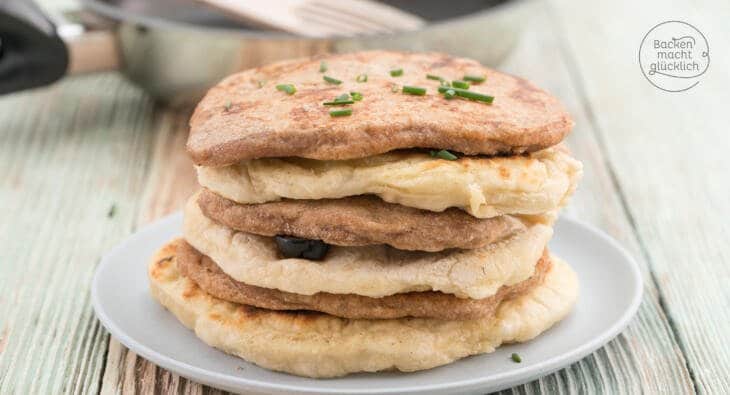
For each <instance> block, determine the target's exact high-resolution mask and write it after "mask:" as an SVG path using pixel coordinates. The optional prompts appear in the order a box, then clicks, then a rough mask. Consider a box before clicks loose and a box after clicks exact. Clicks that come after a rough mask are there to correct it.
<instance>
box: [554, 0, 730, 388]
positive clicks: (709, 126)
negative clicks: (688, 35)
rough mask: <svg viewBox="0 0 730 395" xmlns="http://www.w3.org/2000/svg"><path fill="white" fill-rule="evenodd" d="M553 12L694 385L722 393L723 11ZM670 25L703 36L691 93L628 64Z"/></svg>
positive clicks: (725, 363)
mask: <svg viewBox="0 0 730 395" xmlns="http://www.w3.org/2000/svg"><path fill="white" fill-rule="evenodd" d="M553 3H554V4H553V7H554V15H555V17H556V19H557V20H558V22H559V23H560V25H561V32H562V37H563V39H564V42H565V47H566V48H567V50H568V51H570V52H571V53H573V54H575V55H574V62H575V64H576V65H577V67H576V69H575V70H574V77H575V78H576V80H577V81H578V83H579V84H580V90H581V94H582V95H583V96H584V97H585V98H586V101H587V103H589V106H588V108H587V112H588V113H589V115H590V117H591V119H590V121H591V122H592V124H593V125H594V127H595V129H596V131H597V132H598V136H599V139H600V140H601V141H602V143H603V147H604V151H605V154H606V158H607V159H608V161H609V162H610V165H611V170H612V171H613V173H614V174H615V178H616V182H617V184H618V186H619V189H620V192H621V197H622V200H623V201H624V202H626V211H627V212H628V214H629V217H630V219H631V221H632V227H633V228H634V229H635V232H637V234H638V236H639V237H638V239H639V244H640V249H641V252H642V255H643V256H644V259H645V260H646V261H647V262H648V263H649V265H650V269H651V274H652V277H653V281H654V282H655V283H656V285H657V287H658V293H657V296H658V298H659V301H660V303H661V304H662V306H663V308H664V309H665V311H666V312H667V314H668V319H669V323H670V326H671V328H672V330H673V332H674V335H675V336H676V339H677V344H678V348H679V349H680V350H682V351H683V353H684V355H685V357H686V359H687V366H688V369H689V372H690V374H691V376H692V378H693V383H694V386H695V387H696V389H697V391H698V392H702V393H727V390H728V388H730V348H728V346H727V344H728V341H729V340H730V308H729V307H730V293H729V292H728V290H727V284H728V280H730V266H729V265H728V264H727V263H728V261H729V260H730V244H729V243H728V238H727V235H728V234H730V233H729V231H730V226H729V225H728V221H727V218H730V199H729V198H728V196H730V177H728V174H727V164H726V162H727V160H726V157H727V152H728V151H730V135H728V132H727V124H728V119H730V118H729V117H728V115H727V114H728V112H727V103H728V102H730V90H728V87H730V75H728V73H727V70H728V69H730V58H728V56H727V52H726V51H723V49H724V48H726V47H727V43H728V42H730V31H728V29H727V20H728V19H729V18H730V5H728V4H727V3H726V2H725V3H721V2H700V3H697V2H690V1H677V2H672V7H666V5H667V3H666V2H660V1H645V2H628V1H617V2H611V3H610V4H608V3H598V4H593V3H591V4H588V3H571V4H570V5H568V4H567V3H563V2H557V1H556V2H553ZM626 10H631V11H630V12H626ZM576 15H580V18H577V17H576ZM678 16H681V17H682V18H685V19H687V22H689V23H692V24H693V25H695V26H697V27H698V28H699V29H700V30H701V31H702V32H703V33H704V34H705V35H706V37H707V39H708V40H709V45H710V58H711V63H710V68H709V71H708V73H706V74H705V76H704V77H703V78H702V82H700V84H699V85H697V86H696V87H694V88H692V89H691V90H689V91H687V92H683V93H667V92H664V91H661V90H658V89H656V88H655V87H654V86H652V85H650V84H649V83H648V82H647V81H646V80H644V77H643V76H642V74H641V72H640V70H639V66H638V63H637V57H636V54H637V51H638V48H639V45H640V42H641V39H642V37H643V36H644V35H645V34H646V32H647V31H649V29H651V28H652V26H654V25H655V24H657V23H659V22H662V21H665V20H672V19H676V18H677V17H678ZM615 26H622V29H615ZM713 49H714V52H713ZM578 54H579V55H580V56H577V55H578Z"/></svg>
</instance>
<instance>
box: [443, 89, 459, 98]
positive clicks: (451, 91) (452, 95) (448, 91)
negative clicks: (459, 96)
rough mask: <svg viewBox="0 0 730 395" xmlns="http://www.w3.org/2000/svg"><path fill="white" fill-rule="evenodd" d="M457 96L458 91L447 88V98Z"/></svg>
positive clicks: (445, 95)
mask: <svg viewBox="0 0 730 395" xmlns="http://www.w3.org/2000/svg"><path fill="white" fill-rule="evenodd" d="M454 96H456V92H455V91H454V90H453V89H447V90H446V92H444V97H445V98H446V99H447V100H451V99H453V98H454Z"/></svg>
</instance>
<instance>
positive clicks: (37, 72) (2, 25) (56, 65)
mask: <svg viewBox="0 0 730 395" xmlns="http://www.w3.org/2000/svg"><path fill="white" fill-rule="evenodd" d="M68 62H69V55H68V50H67V49H66V45H65V44H64V42H63V41H62V40H61V38H60V37H59V36H58V34H56V26H55V25H54V24H53V23H52V22H51V21H50V20H49V19H48V18H47V17H46V16H45V15H44V14H43V11H41V9H40V8H39V7H38V6H37V5H36V4H35V3H34V2H33V1H31V0H3V1H0V94H3V93H9V92H15V91H19V90H23V89H29V88H35V87H38V86H43V85H47V84H50V83H52V82H54V81H56V80H57V79H59V78H61V77H62V76H63V75H64V74H65V73H66V69H67V68H68Z"/></svg>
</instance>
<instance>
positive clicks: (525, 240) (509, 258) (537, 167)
mask: <svg viewBox="0 0 730 395" xmlns="http://www.w3.org/2000/svg"><path fill="white" fill-rule="evenodd" d="M394 70H396V71H395V72H394ZM324 76H328V78H324ZM454 81H456V82H454ZM338 82H339V83H338ZM456 86H458V87H459V88H456V89H454V87H456ZM413 88H418V89H413ZM424 91H425V92H424ZM464 91H469V92H473V93H475V94H476V96H474V95H470V94H468V93H466V94H465V93H464ZM454 93H456V94H455V95H454ZM475 97H476V98H475ZM485 98H486V99H485ZM323 103H328V105H324V104H323ZM342 109H347V110H349V111H346V112H347V114H344V116H341V115H343V112H342V111H339V110H342ZM338 111H339V112H338ZM333 112H334V113H333ZM571 128H572V121H571V119H570V117H569V115H568V114H567V113H566V112H565V110H564V108H563V107H562V106H561V105H560V103H559V102H558V101H557V100H556V99H555V98H554V97H552V96H551V95H549V94H547V93H546V92H544V91H542V90H540V89H539V88H537V87H535V86H534V85H532V84H531V83H529V82H527V81H525V80H523V79H520V78H517V77H513V76H510V75H505V74H502V73H499V72H497V71H494V70H491V69H488V68H486V67H483V66H481V65H480V64H479V63H477V62H475V61H472V60H469V59H461V58H455V57H450V56H447V55H443V54H433V53H426V54H418V53H399V52H384V51H373V52H360V53H352V54H346V55H332V56H327V57H319V58H313V59H298V60H293V61H287V62H283V63H276V64H272V65H269V66H265V67H261V68H257V69H252V70H248V71H244V72H241V73H238V74H235V75H233V76H230V77H228V78H227V79H225V80H223V81H222V82H221V83H220V84H218V85H217V86H216V87H214V88H212V89H211V90H210V91H209V92H208V94H207V95H206V97H205V98H204V99H203V100H202V102H201V103H200V104H199V105H198V107H197V109H196V111H195V113H194V115H193V117H192V120H191V132H190V137H189V139H188V146H187V147H188V151H189V153H190V155H191V156H192V158H193V160H194V161H195V162H196V164H197V172H198V181H199V183H200V184H201V186H202V189H201V190H200V191H199V192H198V193H197V194H196V195H195V196H193V197H192V198H191V199H190V200H189V201H188V203H187V205H186V207H185V210H184V216H185V220H184V230H183V234H184V238H183V239H178V240H174V241H171V242H170V243H169V244H168V245H166V246H164V247H163V248H162V249H161V250H160V251H159V252H158V253H157V254H156V255H155V257H153V259H152V261H151V264H150V267H149V276H150V280H151V289H152V295H153V296H154V297H155V298H156V299H157V300H158V301H159V302H160V303H161V304H162V305H164V306H165V307H166V308H168V309H169V310H170V311H171V312H172V313H173V314H175V316H177V318H178V319H179V320H180V321H181V322H182V323H183V324H185V325H186V326H187V327H189V328H191V329H192V330H194V331H195V333H196V335H197V336H198V337H200V338H201V339H202V340H203V341H204V342H206V343H208V344H209V345H211V346H213V347H216V348H219V349H221V350H223V351H225V352H228V353H231V354H235V355H238V356H240V357H241V358H244V359H245V360H247V361H250V362H253V363H255V364H257V365H260V366H263V367H265V368H269V369H273V370H277V371H284V372H290V373H293V374H297V375H302V376H310V377H335V376H341V375H345V374H348V373H352V372H360V371H367V372H375V371H381V370H400V371H416V370H421V369H428V368H432V367H435V366H439V365H443V364H447V363H450V362H452V361H454V360H457V359H459V358H462V357H465V356H468V355H472V354H480V353H488V352H491V351H494V350H495V348H496V347H498V346H499V345H501V344H503V343H507V342H524V341H527V340H530V339H532V338H534V337H535V336H537V335H539V334H540V333H541V332H543V331H545V330H547V329H548V328H550V327H551V326H552V325H553V324H555V323H556V322H558V321H559V320H561V319H562V318H563V317H565V316H566V315H567V314H568V313H569V312H570V310H571V308H572V307H573V305H574V302H575V300H576V297H577V293H578V284H577V279H576V276H575V273H574V272H573V271H572V270H571V268H570V267H569V266H568V265H567V264H566V263H565V262H563V261H562V260H560V258H558V257H556V256H554V255H552V254H551V253H550V251H548V249H547V243H548V241H549V240H550V238H551V236H552V233H553V229H552V224H553V222H554V221H555V219H556V216H557V211H558V210H559V209H560V207H562V206H563V205H565V204H566V202H567V200H568V199H569V198H570V196H571V194H572V193H573V191H574V189H575V186H576V182H577V180H578V179H579V178H580V175H581V164H580V162H578V161H576V160H575V159H573V158H572V157H571V156H570V154H569V153H568V152H567V150H566V149H564V148H562V147H561V146H560V145H559V143H560V142H561V141H562V140H563V138H564V137H565V136H566V135H567V134H568V132H569V131H570V129H571Z"/></svg>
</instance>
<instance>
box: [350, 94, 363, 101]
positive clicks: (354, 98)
mask: <svg viewBox="0 0 730 395" xmlns="http://www.w3.org/2000/svg"><path fill="white" fill-rule="evenodd" d="M350 96H352V100H354V101H360V100H362V93H360V92H350Z"/></svg>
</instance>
